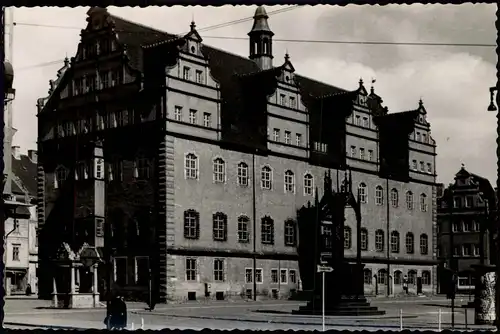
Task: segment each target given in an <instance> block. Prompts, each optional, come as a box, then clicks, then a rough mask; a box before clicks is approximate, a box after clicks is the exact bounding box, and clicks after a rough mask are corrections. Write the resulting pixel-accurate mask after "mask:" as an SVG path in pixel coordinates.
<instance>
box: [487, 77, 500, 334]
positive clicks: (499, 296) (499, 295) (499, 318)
mask: <svg viewBox="0 0 500 334" xmlns="http://www.w3.org/2000/svg"><path fill="white" fill-rule="evenodd" d="M496 91H498V87H490V105H489V106H488V111H493V112H497V115H496V116H497V133H498V134H499V135H500V114H499V113H498V106H497V105H498V98H499V96H498V93H497V94H496V105H495V102H494V97H495V92H496ZM499 191H500V138H499V137H498V136H497V198H496V201H497V203H496V210H497V212H495V228H494V229H492V230H494V231H495V235H496V240H495V246H496V250H497V251H496V253H497V254H498V253H499V252H498V251H499V248H500V247H499V246H500V245H499V241H500V240H499V239H498V238H499V227H500V222H499V219H500V216H499V213H498V208H499V207H500V205H499V204H500V203H499V202H498V201H499V199H500V192H499ZM495 262H496V263H494V265H495V276H496V278H497V279H498V277H500V266H499V263H498V260H497V259H495ZM499 305H500V285H498V284H497V285H496V287H495V313H496V317H495V318H496V319H495V325H496V327H497V331H498V330H500V308H499V307H498V306H499Z"/></svg>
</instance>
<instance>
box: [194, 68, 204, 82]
mask: <svg viewBox="0 0 500 334" xmlns="http://www.w3.org/2000/svg"><path fill="white" fill-rule="evenodd" d="M196 82H197V83H199V84H202V83H203V72H202V71H200V70H196Z"/></svg>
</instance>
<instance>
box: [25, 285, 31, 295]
mask: <svg viewBox="0 0 500 334" xmlns="http://www.w3.org/2000/svg"><path fill="white" fill-rule="evenodd" d="M31 293H32V291H31V284H29V283H28V285H27V286H26V296H31Z"/></svg>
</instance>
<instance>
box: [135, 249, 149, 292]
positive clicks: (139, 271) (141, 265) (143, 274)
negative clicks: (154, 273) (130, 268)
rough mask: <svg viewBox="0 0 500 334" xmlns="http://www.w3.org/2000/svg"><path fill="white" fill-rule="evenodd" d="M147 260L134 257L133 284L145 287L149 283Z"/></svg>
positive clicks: (141, 257) (144, 257) (142, 257)
mask: <svg viewBox="0 0 500 334" xmlns="http://www.w3.org/2000/svg"><path fill="white" fill-rule="evenodd" d="M148 262H149V259H148V258H147V257H146V256H136V257H135V283H136V284H137V285H141V286H146V285H148V282H149V263H148Z"/></svg>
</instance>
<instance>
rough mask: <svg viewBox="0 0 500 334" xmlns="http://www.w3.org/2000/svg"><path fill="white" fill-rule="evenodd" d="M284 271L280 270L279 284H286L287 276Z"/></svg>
mask: <svg viewBox="0 0 500 334" xmlns="http://www.w3.org/2000/svg"><path fill="white" fill-rule="evenodd" d="M287 271H288V270H286V269H280V283H281V284H288V275H287Z"/></svg>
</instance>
